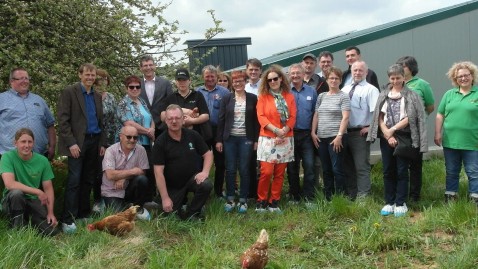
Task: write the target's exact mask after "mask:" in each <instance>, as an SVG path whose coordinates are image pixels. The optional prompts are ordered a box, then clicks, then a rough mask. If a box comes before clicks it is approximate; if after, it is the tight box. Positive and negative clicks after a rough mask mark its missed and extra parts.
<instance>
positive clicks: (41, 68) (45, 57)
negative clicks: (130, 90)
mask: <svg viewBox="0 0 478 269" xmlns="http://www.w3.org/2000/svg"><path fill="white" fill-rule="evenodd" d="M170 4H171V2H169V3H166V4H161V3H160V4H158V5H157V6H155V5H153V4H152V2H151V1H150V0H97V1H95V0H42V1H35V0H3V1H1V3H0V74H2V76H3V78H4V79H3V80H2V81H1V82H0V88H1V89H7V88H8V87H9V85H8V74H9V72H10V70H11V69H12V68H14V67H24V68H26V69H27V70H28V72H29V74H30V76H31V77H32V80H31V90H32V91H33V92H36V93H37V94H40V95H41V96H42V97H43V98H45V100H46V101H47V102H48V104H49V105H50V107H52V108H53V109H54V108H56V102H57V97H58V95H59V92H60V91H61V90H63V89H64V88H65V86H66V85H69V84H72V83H74V82H76V81H78V75H77V69H78V67H79V66H80V65H81V64H82V63H88V62H91V63H94V64H95V65H97V66H98V67H99V68H103V69H106V70H107V71H108V72H109V73H110V75H111V76H112V78H113V81H112V82H113V85H116V87H115V89H114V90H113V91H115V92H116V94H119V93H120V92H121V89H122V87H121V86H120V84H121V80H122V78H124V77H126V76H127V75H130V74H136V73H137V72H138V64H139V63H138V59H139V57H141V56H142V55H143V54H146V53H149V54H152V55H153V56H154V57H155V58H156V60H157V61H158V62H159V61H160V62H168V63H169V64H168V65H166V66H165V67H164V68H165V70H164V72H166V73H163V72H161V73H162V74H172V67H173V66H175V65H176V64H178V63H179V62H181V61H182V60H184V59H185V58H186V55H187V52H186V51H183V52H184V53H183V54H182V55H184V56H179V57H178V58H177V56H174V55H176V54H174V52H177V51H178V50H177V49H176V47H177V45H178V42H179V41H180V36H181V35H185V34H187V31H185V30H180V29H179V22H178V21H177V20H175V21H173V22H168V21H166V20H165V19H164V18H163V17H162V16H161V14H162V13H163V12H164V11H165V10H166V9H167V7H168V6H169V5H170ZM209 13H210V15H211V18H212V21H213V26H212V27H211V28H209V29H205V36H206V38H212V37H214V36H215V35H217V34H218V33H221V32H224V29H222V28H221V27H220V23H221V21H218V20H216V18H215V16H214V11H209Z"/></svg>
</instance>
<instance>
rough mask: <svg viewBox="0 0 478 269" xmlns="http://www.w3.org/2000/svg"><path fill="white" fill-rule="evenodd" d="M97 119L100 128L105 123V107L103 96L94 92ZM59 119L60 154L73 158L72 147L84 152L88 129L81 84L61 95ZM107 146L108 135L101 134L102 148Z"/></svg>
mask: <svg viewBox="0 0 478 269" xmlns="http://www.w3.org/2000/svg"><path fill="white" fill-rule="evenodd" d="M94 96H95V106H96V117H97V119H98V123H99V124H100V128H101V127H102V125H101V123H102V122H103V105H102V103H101V95H100V94H99V93H98V92H94ZM57 118H58V152H59V154H61V155H63V156H71V153H70V146H72V145H74V144H77V145H78V146H79V147H80V150H81V151H83V142H84V140H85V134H86V128H87V124H88V123H87V116H86V106H85V98H84V96H83V93H82V91H81V86H80V83H79V82H78V83H76V84H73V85H70V86H67V87H66V89H65V90H63V92H62V93H61V94H60V97H59V99H58V104H57ZM105 144H106V134H105V132H103V131H102V132H101V138H100V146H103V145H105Z"/></svg>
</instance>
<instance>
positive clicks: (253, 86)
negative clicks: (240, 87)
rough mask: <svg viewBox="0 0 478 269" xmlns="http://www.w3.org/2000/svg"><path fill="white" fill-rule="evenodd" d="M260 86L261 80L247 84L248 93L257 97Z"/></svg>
mask: <svg viewBox="0 0 478 269" xmlns="http://www.w3.org/2000/svg"><path fill="white" fill-rule="evenodd" d="M259 85H261V80H260V79H259V80H258V81H257V82H256V83H254V84H252V83H250V82H247V83H246V89H245V90H246V92H249V93H252V94H255V95H257V93H258V90H259Z"/></svg>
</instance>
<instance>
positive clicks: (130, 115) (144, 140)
mask: <svg viewBox="0 0 478 269" xmlns="http://www.w3.org/2000/svg"><path fill="white" fill-rule="evenodd" d="M124 86H125V88H126V96H125V97H124V98H123V99H122V100H121V101H120V102H119V103H118V112H117V117H118V119H119V121H120V123H121V127H123V126H133V127H135V128H136V130H137V131H138V134H139V137H138V143H139V144H140V145H142V146H143V147H144V149H145V150H146V154H147V155H148V160H149V167H150V169H147V170H145V173H146V177H147V178H148V181H149V186H150V187H151V189H154V188H155V186H156V185H155V182H156V181H155V179H154V174H153V169H151V167H152V165H151V146H152V142H153V141H154V137H155V136H154V130H155V128H154V127H155V126H154V121H153V117H152V115H151V112H150V111H149V109H148V105H147V104H146V102H145V101H144V100H143V99H142V98H141V97H139V96H140V94H141V79H140V78H139V77H137V76H129V77H127V78H126V79H125V80H124ZM120 130H121V129H119V130H118V133H117V134H118V135H117V138H118V139H119V133H120ZM154 193H155V190H150V192H149V193H147V194H145V195H146V196H147V198H146V201H152V199H153V195H154Z"/></svg>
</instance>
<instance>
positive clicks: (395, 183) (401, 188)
mask: <svg viewBox="0 0 478 269" xmlns="http://www.w3.org/2000/svg"><path fill="white" fill-rule="evenodd" d="M394 150H395V148H392V147H390V145H389V144H388V141H387V139H385V138H383V137H381V138H380V151H381V152H382V163H383V185H384V190H385V203H386V204H388V205H393V204H396V205H397V206H402V205H403V203H405V201H406V199H407V196H408V180H409V178H408V167H409V161H408V160H407V159H405V158H400V157H395V156H393V151H394Z"/></svg>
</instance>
